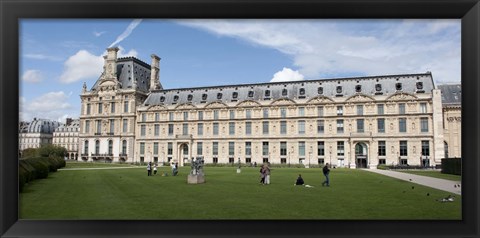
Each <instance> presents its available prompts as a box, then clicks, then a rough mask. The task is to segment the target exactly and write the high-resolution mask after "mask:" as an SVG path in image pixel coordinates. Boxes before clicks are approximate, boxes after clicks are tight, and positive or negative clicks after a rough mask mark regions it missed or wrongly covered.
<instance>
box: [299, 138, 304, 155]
mask: <svg viewBox="0 0 480 238" xmlns="http://www.w3.org/2000/svg"><path fill="white" fill-rule="evenodd" d="M298 156H300V157H305V141H299V142H298Z"/></svg>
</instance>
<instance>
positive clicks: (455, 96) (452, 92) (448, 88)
mask: <svg viewBox="0 0 480 238" xmlns="http://www.w3.org/2000/svg"><path fill="white" fill-rule="evenodd" d="M438 89H440V91H441V92H442V104H443V105H460V104H462V85H461V84H443V85H438Z"/></svg>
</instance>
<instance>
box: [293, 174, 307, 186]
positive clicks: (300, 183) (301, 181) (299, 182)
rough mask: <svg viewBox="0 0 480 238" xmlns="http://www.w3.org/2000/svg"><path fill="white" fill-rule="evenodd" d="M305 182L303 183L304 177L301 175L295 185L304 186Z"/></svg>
mask: <svg viewBox="0 0 480 238" xmlns="http://www.w3.org/2000/svg"><path fill="white" fill-rule="evenodd" d="M304 183H305V182H304V181H303V178H302V175H301V174H299V175H298V178H297V181H296V182H295V185H303V184H304Z"/></svg>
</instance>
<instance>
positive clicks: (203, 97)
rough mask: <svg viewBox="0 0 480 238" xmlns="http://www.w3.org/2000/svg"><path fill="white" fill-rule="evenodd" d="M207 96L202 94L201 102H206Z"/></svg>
mask: <svg viewBox="0 0 480 238" xmlns="http://www.w3.org/2000/svg"><path fill="white" fill-rule="evenodd" d="M207 96H208V94H206V93H204V94H202V100H203V101H205V100H207Z"/></svg>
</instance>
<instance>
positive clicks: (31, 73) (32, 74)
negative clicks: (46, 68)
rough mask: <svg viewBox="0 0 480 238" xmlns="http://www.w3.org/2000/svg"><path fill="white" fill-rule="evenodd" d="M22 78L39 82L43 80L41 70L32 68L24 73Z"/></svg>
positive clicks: (30, 81) (26, 80)
mask: <svg viewBox="0 0 480 238" xmlns="http://www.w3.org/2000/svg"><path fill="white" fill-rule="evenodd" d="M22 80H23V81H25V82H28V83H39V82H42V81H43V75H42V73H41V72H40V70H35V69H30V70H27V71H25V72H24V73H23V75H22Z"/></svg>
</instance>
